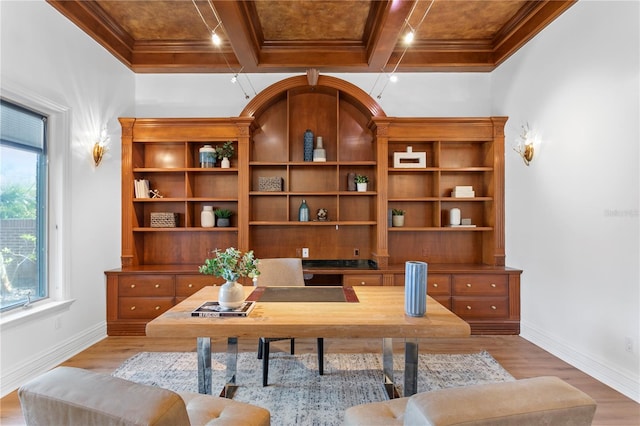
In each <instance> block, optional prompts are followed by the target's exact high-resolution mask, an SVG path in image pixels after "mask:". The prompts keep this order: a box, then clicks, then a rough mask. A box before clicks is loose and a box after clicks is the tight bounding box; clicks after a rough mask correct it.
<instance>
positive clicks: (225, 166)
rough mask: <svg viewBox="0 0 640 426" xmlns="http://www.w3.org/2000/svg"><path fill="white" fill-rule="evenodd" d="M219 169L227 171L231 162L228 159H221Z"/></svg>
mask: <svg viewBox="0 0 640 426" xmlns="http://www.w3.org/2000/svg"><path fill="white" fill-rule="evenodd" d="M220 167H221V168H223V169H228V168H230V167H231V161H229V158H227V157H223V158H222V161H221V162H220Z"/></svg>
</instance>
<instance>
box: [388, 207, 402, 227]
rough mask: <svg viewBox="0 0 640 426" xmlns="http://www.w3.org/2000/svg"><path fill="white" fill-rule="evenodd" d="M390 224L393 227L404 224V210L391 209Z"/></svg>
mask: <svg viewBox="0 0 640 426" xmlns="http://www.w3.org/2000/svg"><path fill="white" fill-rule="evenodd" d="M391 224H392V225H393V226H394V227H401V226H404V210H401V209H392V210H391Z"/></svg>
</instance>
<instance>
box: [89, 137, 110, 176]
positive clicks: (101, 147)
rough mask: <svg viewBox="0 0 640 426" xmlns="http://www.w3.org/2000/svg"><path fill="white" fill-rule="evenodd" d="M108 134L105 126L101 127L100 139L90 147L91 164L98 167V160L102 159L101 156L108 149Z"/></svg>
mask: <svg viewBox="0 0 640 426" xmlns="http://www.w3.org/2000/svg"><path fill="white" fill-rule="evenodd" d="M108 145H109V135H107V128H106V127H103V128H102V131H101V132H100V140H98V141H97V142H96V143H95V144H94V145H93V149H92V154H93V164H94V165H95V166H96V167H98V166H99V165H100V162H101V161H102V157H103V156H104V154H106V153H107V151H109V146H108Z"/></svg>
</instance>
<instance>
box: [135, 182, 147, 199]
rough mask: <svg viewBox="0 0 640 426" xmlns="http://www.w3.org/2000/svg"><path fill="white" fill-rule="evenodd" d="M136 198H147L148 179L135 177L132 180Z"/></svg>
mask: <svg viewBox="0 0 640 426" xmlns="http://www.w3.org/2000/svg"><path fill="white" fill-rule="evenodd" d="M134 184H135V185H134V189H135V193H136V198H149V181H148V180H146V179H136V180H135V182H134Z"/></svg>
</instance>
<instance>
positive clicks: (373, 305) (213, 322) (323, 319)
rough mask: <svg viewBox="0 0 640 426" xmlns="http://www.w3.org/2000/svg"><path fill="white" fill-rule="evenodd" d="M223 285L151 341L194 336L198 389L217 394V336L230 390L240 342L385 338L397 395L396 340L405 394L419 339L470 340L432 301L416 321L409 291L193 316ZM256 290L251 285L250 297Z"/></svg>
mask: <svg viewBox="0 0 640 426" xmlns="http://www.w3.org/2000/svg"><path fill="white" fill-rule="evenodd" d="M218 290H219V287H205V288H203V289H202V290H200V291H198V292H197V293H195V294H194V295H193V296H191V297H189V298H187V299H186V300H184V301H183V302H182V303H180V304H178V305H176V306H174V307H173V308H171V309H170V310H168V311H167V312H165V313H164V314H162V315H160V316H159V317H157V318H156V319H154V320H152V321H151V322H149V323H148V324H147V327H146V334H147V336H151V337H194V338H197V339H198V387H199V391H200V392H201V393H211V340H210V339H211V337H221V336H222V337H227V342H228V344H227V347H228V356H227V386H226V387H225V391H223V394H224V395H225V396H230V393H232V392H233V389H234V388H235V372H236V368H235V354H237V339H238V338H256V339H257V338H259V337H289V336H290V337H314V338H317V337H324V338H332V337H335V338H339V337H342V338H345V337H346V338H359V337H363V338H372V337H373V338H375V337H379V338H382V339H383V374H384V380H385V388H386V389H387V392H388V393H389V394H390V397H393V396H394V394H393V389H394V387H393V380H392V379H393V351H392V344H391V339H392V338H404V339H405V386H404V389H405V392H404V394H405V395H413V394H414V393H415V392H416V390H417V389H416V388H417V367H418V363H417V362H418V343H417V339H419V338H428V337H464V336H468V335H469V334H470V328H469V325H468V324H467V323H466V322H464V321H463V320H462V319H460V318H459V317H457V316H456V315H454V314H453V313H452V312H450V311H448V310H447V309H445V308H444V307H443V306H442V305H440V304H439V303H437V302H436V301H434V300H433V299H431V298H430V297H427V314H426V315H425V316H424V317H418V318H416V317H410V316H407V315H405V313H404V287H366V286H363V287H354V290H355V292H356V295H357V297H358V300H359V302H358V303H345V302H293V303H292V302H260V301H258V302H257V304H256V307H255V308H254V310H253V312H251V314H250V315H249V316H248V317H246V318H235V317H225V318H198V317H191V315H190V313H191V311H193V310H194V309H195V308H197V307H198V306H200V305H201V304H202V303H204V302H205V301H210V300H218ZM253 290H254V287H245V293H246V295H247V296H248V295H249V294H250V293H251V292H252V291H253Z"/></svg>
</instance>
